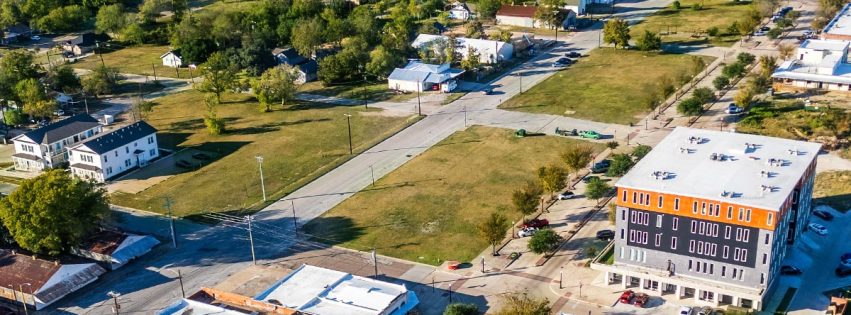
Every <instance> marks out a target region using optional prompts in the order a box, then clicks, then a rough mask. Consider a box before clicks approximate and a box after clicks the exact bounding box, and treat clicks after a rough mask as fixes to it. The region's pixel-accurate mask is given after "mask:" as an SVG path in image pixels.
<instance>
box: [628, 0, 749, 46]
mask: <svg viewBox="0 0 851 315" xmlns="http://www.w3.org/2000/svg"><path fill="white" fill-rule="evenodd" d="M680 4H681V5H682V6H681V8H680V9H679V10H674V9H672V8H671V7H670V6H669V7H667V8H665V9H662V10H659V11H657V12H656V13H655V14H653V15H651V16H649V17H647V18H646V19H644V20H643V21H641V22H640V23H638V24H637V25H635V26H633V27H631V28H630V29H631V31H630V34H631V35H632V38H633V39H636V38H638V36H639V35H640V34H643V33H644V31H645V30H648V31H651V32H654V33H657V34H663V36H662V40H663V42H669V43H681V44H698V43H702V42H703V39H704V38H706V37H707V36H706V30H707V29H709V28H710V27H717V28H718V29H719V30H720V32H721V33H722V34H726V30H727V28H728V27H729V26H730V25H731V24H733V22H736V21H739V20H743V19H744V18H745V16H746V15H747V12H748V10H749V9H750V2H749V1H739V2H734V1H731V0H681V1H680ZM694 4H703V9H701V10H693V9H692V5H694ZM697 34H700V35H698V36H699V37H693V35H697ZM739 38H740V36H739V35H737V34H729V35H725V36H721V37H712V38H709V41H708V42H709V44H712V45H719V46H730V45H732V44H734V43H735V42H736V41H737V40H739Z"/></svg>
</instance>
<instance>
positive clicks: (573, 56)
mask: <svg viewBox="0 0 851 315" xmlns="http://www.w3.org/2000/svg"><path fill="white" fill-rule="evenodd" d="M564 56H565V57H570V58H579V57H582V54H580V53H579V52H577V51H571V52H569V53H566V54H564Z"/></svg>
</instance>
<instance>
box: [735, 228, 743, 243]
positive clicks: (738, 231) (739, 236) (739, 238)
mask: <svg viewBox="0 0 851 315" xmlns="http://www.w3.org/2000/svg"><path fill="white" fill-rule="evenodd" d="M736 241H739V242H741V241H742V228H736Z"/></svg>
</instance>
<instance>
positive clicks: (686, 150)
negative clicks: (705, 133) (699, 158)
mask: <svg viewBox="0 0 851 315" xmlns="http://www.w3.org/2000/svg"><path fill="white" fill-rule="evenodd" d="M694 151H695V150H694V149H690V148H685V147H680V153H681V154H691V153H692V152H694Z"/></svg>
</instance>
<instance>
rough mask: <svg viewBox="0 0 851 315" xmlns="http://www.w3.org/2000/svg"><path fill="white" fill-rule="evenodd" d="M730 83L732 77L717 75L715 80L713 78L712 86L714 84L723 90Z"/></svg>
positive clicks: (716, 87)
mask: <svg viewBox="0 0 851 315" xmlns="http://www.w3.org/2000/svg"><path fill="white" fill-rule="evenodd" d="M728 85H730V79H727V77H725V76H719V77H716V78H715V80H712V86H714V87H715V89H716V90H723V89H724V88H725V87H727V86H728Z"/></svg>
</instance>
